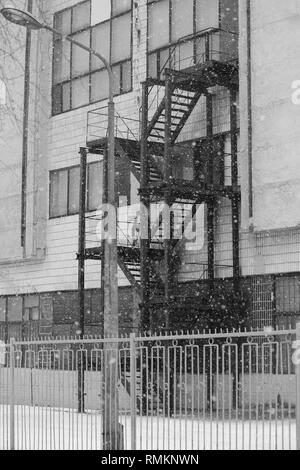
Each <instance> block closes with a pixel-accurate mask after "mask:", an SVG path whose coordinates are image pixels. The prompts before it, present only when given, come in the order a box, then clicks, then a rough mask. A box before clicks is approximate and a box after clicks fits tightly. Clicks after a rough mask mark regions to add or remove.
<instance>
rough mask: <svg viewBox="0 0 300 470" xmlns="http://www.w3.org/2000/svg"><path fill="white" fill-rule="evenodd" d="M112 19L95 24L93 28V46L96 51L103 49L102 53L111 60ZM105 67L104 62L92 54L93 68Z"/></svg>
mask: <svg viewBox="0 0 300 470" xmlns="http://www.w3.org/2000/svg"><path fill="white" fill-rule="evenodd" d="M109 45H110V21H108V22H106V23H103V24H100V25H99V26H95V28H93V29H92V48H93V49H94V50H95V51H101V55H103V57H104V58H105V59H106V60H107V61H109V58H110V48H109ZM102 68H103V63H102V62H101V61H100V59H98V57H95V56H94V55H92V70H99V69H102Z"/></svg>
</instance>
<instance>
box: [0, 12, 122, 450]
mask: <svg viewBox="0 0 300 470" xmlns="http://www.w3.org/2000/svg"><path fill="white" fill-rule="evenodd" d="M0 13H1V14H2V15H3V16H4V18H6V19H7V20H8V21H10V22H11V23H14V24H17V25H19V26H24V27H25V28H27V29H30V30H41V29H46V30H48V31H50V32H51V33H53V34H55V35H56V36H58V37H60V38H62V39H63V40H66V41H69V42H71V43H72V44H74V45H75V46H77V47H79V48H81V49H84V50H85V51H87V52H89V53H90V54H93V55H94V56H96V57H98V59H100V61H101V62H102V63H103V64H104V66H105V68H106V70H107V73H108V78H109V99H108V131H107V136H108V138H107V141H108V149H107V152H105V155H104V165H105V168H106V171H105V174H106V175H107V176H106V182H105V190H104V195H105V202H106V203H107V204H108V205H109V206H111V207H112V208H113V209H114V211H115V214H116V200H115V133H114V120H115V104H114V93H113V84H114V76H113V71H112V68H111V66H110V64H109V62H108V61H107V60H106V59H105V57H103V56H102V55H101V54H100V53H99V52H97V51H95V50H94V49H92V48H90V47H87V46H85V45H84V44H82V43H80V42H78V41H76V40H75V39H73V38H72V37H70V36H64V35H63V34H62V33H61V32H60V31H58V30H56V29H54V28H52V27H51V26H49V25H47V24H46V23H42V22H41V21H39V20H38V19H37V18H35V17H34V16H33V15H32V14H30V13H28V12H25V11H23V10H20V9H18V8H13V7H9V6H7V7H5V8H2V9H1V10H0ZM110 225H111V224H109V226H110ZM103 235H104V234H103ZM109 235H112V236H104V241H103V248H104V253H103V259H104V270H103V273H104V336H105V337H112V338H117V337H118V264H117V231H116V228H115V233H114V234H109ZM83 326H84V325H81V330H82V331H83ZM105 344H106V343H105ZM104 356H105V366H104V373H105V381H104V382H105V390H104V395H105V396H104V413H105V417H104V424H103V428H104V433H103V438H104V448H105V449H107V450H110V449H114V448H118V446H119V445H120V444H119V429H118V424H117V423H118V406H117V405H116V403H117V396H116V394H117V380H118V379H117V357H118V352H117V343H116V344H112V345H111V346H110V348H109V346H106V347H105V350H104Z"/></svg>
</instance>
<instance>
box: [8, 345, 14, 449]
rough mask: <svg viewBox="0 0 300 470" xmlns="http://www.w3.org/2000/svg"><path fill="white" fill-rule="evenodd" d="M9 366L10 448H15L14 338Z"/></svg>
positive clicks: (10, 347)
mask: <svg viewBox="0 0 300 470" xmlns="http://www.w3.org/2000/svg"><path fill="white" fill-rule="evenodd" d="M9 366H10V416H9V419H10V450H15V340H14V339H13V338H11V340H10V345H9Z"/></svg>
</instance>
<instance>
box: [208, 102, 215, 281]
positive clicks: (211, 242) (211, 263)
mask: <svg viewBox="0 0 300 470" xmlns="http://www.w3.org/2000/svg"><path fill="white" fill-rule="evenodd" d="M206 134H207V139H208V143H209V145H208V172H207V173H208V184H209V185H213V184H214V155H213V145H212V138H213V101H212V95H210V94H208V95H207V96H206ZM207 244H208V279H209V281H210V288H211V289H213V287H214V278H215V199H214V198H210V200H209V201H208V202H207Z"/></svg>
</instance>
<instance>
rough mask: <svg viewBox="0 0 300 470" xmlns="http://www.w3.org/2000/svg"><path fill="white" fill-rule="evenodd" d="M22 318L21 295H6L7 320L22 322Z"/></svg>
mask: <svg viewBox="0 0 300 470" xmlns="http://www.w3.org/2000/svg"><path fill="white" fill-rule="evenodd" d="M22 319H23V299H22V297H8V300H7V320H8V322H11V323H18V322H22Z"/></svg>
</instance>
